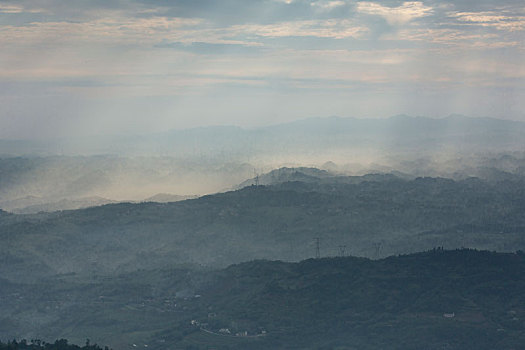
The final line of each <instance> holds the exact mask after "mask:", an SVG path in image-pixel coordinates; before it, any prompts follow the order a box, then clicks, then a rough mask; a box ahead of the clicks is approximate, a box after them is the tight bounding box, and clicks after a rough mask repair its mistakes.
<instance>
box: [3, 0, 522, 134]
mask: <svg viewBox="0 0 525 350" xmlns="http://www.w3.org/2000/svg"><path fill="white" fill-rule="evenodd" d="M524 62H525V3H524V2H523V0H500V1H487V0H463V1H349V0H250V1H247V0H221V1H212V0H172V1H168V0H127V1H124V0H91V1H88V0H62V1H60V0H40V1H39V0H17V1H9V0H0V138H10V139H14V138H47V137H76V136H87V135H107V134H140V133H151V132H159V131H163V130H170V129H183V128H191V127H199V126H207V125H239V126H243V127H257V126H264V125H270V124H276V123H281V122H287V121H292V120H297V119H302V118H308V117H325V116H334V115H337V116H341V117H358V118H382V117H389V116H392V115H396V114H408V115H414V116H415V115H418V116H428V117H445V116H447V115H449V114H454V113H457V114H465V115H469V116H489V117H494V118H504V119H512V120H521V121H525V63H524Z"/></svg>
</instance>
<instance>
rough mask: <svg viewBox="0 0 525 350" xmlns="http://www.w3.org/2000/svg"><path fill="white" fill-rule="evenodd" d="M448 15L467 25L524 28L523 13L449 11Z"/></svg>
mask: <svg viewBox="0 0 525 350" xmlns="http://www.w3.org/2000/svg"><path fill="white" fill-rule="evenodd" d="M449 17H453V18H456V19H457V20H458V21H460V22H462V23H464V24H467V25H476V26H482V27H492V28H496V29H498V30H506V31H511V32H513V31H521V30H524V29H525V15H520V14H515V13H512V14H507V13H505V12H501V11H500V12H495V11H485V12H451V13H449Z"/></svg>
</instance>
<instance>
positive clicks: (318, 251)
mask: <svg viewBox="0 0 525 350" xmlns="http://www.w3.org/2000/svg"><path fill="white" fill-rule="evenodd" d="M320 257H321V251H320V249H319V237H316V238H315V258H316V259H319V258H320Z"/></svg>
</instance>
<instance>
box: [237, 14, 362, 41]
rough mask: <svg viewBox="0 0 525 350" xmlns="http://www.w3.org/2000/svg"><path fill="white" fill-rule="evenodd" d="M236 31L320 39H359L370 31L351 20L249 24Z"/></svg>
mask: <svg viewBox="0 0 525 350" xmlns="http://www.w3.org/2000/svg"><path fill="white" fill-rule="evenodd" d="M232 29H233V30H234V31H238V32H245V33H251V34H253V35H258V36H261V37H270V38H278V37H305V36H310V37H318V38H335V39H343V38H350V37H352V38H357V37H361V36H362V35H363V34H365V33H366V32H367V31H368V28H367V27H364V26H361V25H357V24H355V23H353V22H352V21H350V20H335V19H330V20H307V21H290V22H282V23H277V24H269V25H258V24H248V25H239V26H234V27H233V28H232Z"/></svg>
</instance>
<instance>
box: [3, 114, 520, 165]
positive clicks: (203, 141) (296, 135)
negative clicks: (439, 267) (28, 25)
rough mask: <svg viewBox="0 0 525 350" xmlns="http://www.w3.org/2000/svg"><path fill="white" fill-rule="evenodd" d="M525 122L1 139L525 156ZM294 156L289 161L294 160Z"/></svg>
mask: <svg viewBox="0 0 525 350" xmlns="http://www.w3.org/2000/svg"><path fill="white" fill-rule="evenodd" d="M524 133H525V123H523V122H517V121H509V120H501V119H491V118H469V117H465V116H460V115H452V116H449V117H447V118H442V119H432V118H424V117H409V116H406V115H399V116H395V117H391V118H387V119H356V118H339V117H330V118H311V119H304V120H299V121H296V122H291V123H286V124H279V125H274V126H269V127H259V128H253V129H242V128H239V127H234V126H210V127H202V128H195V129H187V130H174V131H168V132H164V133H157V134H152V135H134V136H111V137H109V136H108V137H92V138H82V139H75V140H73V139H53V140H42V141H38V140H0V155H1V154H4V155H58V154H60V155H62V154H65V155H78V154H81V155H88V154H91V155H93V154H118V155H121V156H130V155H133V156H174V157H183V158H195V157H212V158H215V159H217V158H221V159H223V160H225V161H228V160H229V161H232V160H234V161H237V160H240V159H243V160H247V159H249V158H251V157H255V156H257V157H264V158H266V157H272V156H273V157H276V158H277V157H278V158H283V157H284V158H287V156H292V155H296V156H297V155H298V154H299V153H298V152H306V154H304V155H308V156H309V157H313V156H319V155H326V154H327V153H340V152H343V153H342V154H341V155H345V154H346V155H347V156H348V155H349V154H348V153H345V152H346V151H349V150H352V151H353V152H357V153H359V155H371V154H373V153H375V152H382V153H385V154H397V153H419V154H436V153H450V152H452V153H455V152H461V153H465V152H469V153H471V152H502V151H516V150H519V151H522V150H523V149H524V146H525V141H524V140H523V134H524ZM290 160H293V158H288V161H290Z"/></svg>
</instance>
